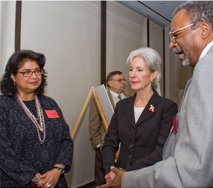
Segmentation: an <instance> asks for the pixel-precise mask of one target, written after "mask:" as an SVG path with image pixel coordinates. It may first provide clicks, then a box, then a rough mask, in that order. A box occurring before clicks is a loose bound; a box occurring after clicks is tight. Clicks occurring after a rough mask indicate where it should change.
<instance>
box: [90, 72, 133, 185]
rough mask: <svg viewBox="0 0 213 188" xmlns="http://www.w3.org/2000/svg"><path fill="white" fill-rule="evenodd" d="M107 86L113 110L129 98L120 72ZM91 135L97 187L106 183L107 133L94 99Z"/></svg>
mask: <svg viewBox="0 0 213 188" xmlns="http://www.w3.org/2000/svg"><path fill="white" fill-rule="evenodd" d="M106 84H107V86H108V89H107V93H108V96H109V99H110V102H111V104H112V107H113V109H114V108H115V106H116V103H117V102H118V101H119V100H121V99H124V98H126V97H129V96H128V95H126V94H125V93H124V90H125V87H126V79H125V78H124V75H123V74H122V72H120V71H113V72H110V73H109V74H108V75H107V78H106ZM89 133H90V141H91V144H92V147H93V149H94V150H95V186H98V185H102V184H104V183H105V178H104V176H105V171H104V168H103V157H102V151H101V149H102V146H103V144H104V137H105V135H106V131H105V129H104V125H103V122H102V120H101V117H100V115H99V112H98V109H97V106H96V103H95V100H94V98H93V99H92V100H91V104H90V111H89Z"/></svg>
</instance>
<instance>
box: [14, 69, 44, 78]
mask: <svg viewBox="0 0 213 188" xmlns="http://www.w3.org/2000/svg"><path fill="white" fill-rule="evenodd" d="M17 73H21V74H22V75H23V76H24V77H31V76H32V75H33V73H34V74H35V75H36V76H40V75H41V74H43V73H44V71H43V70H41V69H38V70H34V71H31V70H26V71H23V72H17Z"/></svg>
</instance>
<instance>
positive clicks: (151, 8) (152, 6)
mask: <svg viewBox="0 0 213 188" xmlns="http://www.w3.org/2000/svg"><path fill="white" fill-rule="evenodd" d="M183 2H184V1H141V0H138V1H137V0H133V1H122V3H124V4H126V5H127V6H129V7H131V8H133V9H134V10H136V11H138V12H140V13H141V14H143V15H145V16H147V17H148V18H150V19H152V20H154V21H156V22H158V23H159V24H161V25H163V26H164V27H170V23H171V20H172V13H173V11H174V10H175V8H176V7H177V6H178V5H180V4H181V3H183Z"/></svg>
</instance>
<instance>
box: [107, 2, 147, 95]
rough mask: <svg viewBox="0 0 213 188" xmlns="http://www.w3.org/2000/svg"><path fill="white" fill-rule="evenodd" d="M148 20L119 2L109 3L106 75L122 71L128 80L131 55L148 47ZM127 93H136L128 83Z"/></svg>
mask: <svg viewBox="0 0 213 188" xmlns="http://www.w3.org/2000/svg"><path fill="white" fill-rule="evenodd" d="M146 32H147V30H146V18H145V17H144V16H142V15H141V14H139V13H137V12H135V11H134V10H132V9H131V8H129V7H127V6H125V5H124V4H121V3H119V2H107V50H106V62H107V63H106V65H107V67H106V73H107V74H108V73H109V72H111V71H114V70H120V71H122V72H123V73H124V75H125V77H126V78H127V79H128V71H129V70H128V67H127V65H126V59H127V57H128V55H129V53H130V52H131V51H133V50H135V49H137V48H139V47H145V46H147V38H146V37H147V33H146ZM127 92H128V93H131V94H132V93H134V92H132V91H131V89H130V85H129V83H127Z"/></svg>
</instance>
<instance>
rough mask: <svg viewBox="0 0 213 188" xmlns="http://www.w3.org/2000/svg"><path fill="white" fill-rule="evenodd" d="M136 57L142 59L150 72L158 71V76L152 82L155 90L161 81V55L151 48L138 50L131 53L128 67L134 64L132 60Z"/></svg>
mask: <svg viewBox="0 0 213 188" xmlns="http://www.w3.org/2000/svg"><path fill="white" fill-rule="evenodd" d="M135 57H142V58H143V59H144V61H145V63H146V65H147V67H148V68H149V70H150V72H152V73H153V72H155V71H158V76H157V77H156V78H155V79H154V80H153V82H152V89H153V90H155V89H156V88H157V85H158V83H159V81H160V79H161V57H160V55H159V53H158V52H157V51H156V50H154V49H152V48H149V47H143V48H139V49H136V50H134V51H132V52H130V54H129V56H128V58H127V60H126V63H127V65H128V66H129V65H130V63H131V62H132V59H133V58H135Z"/></svg>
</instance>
